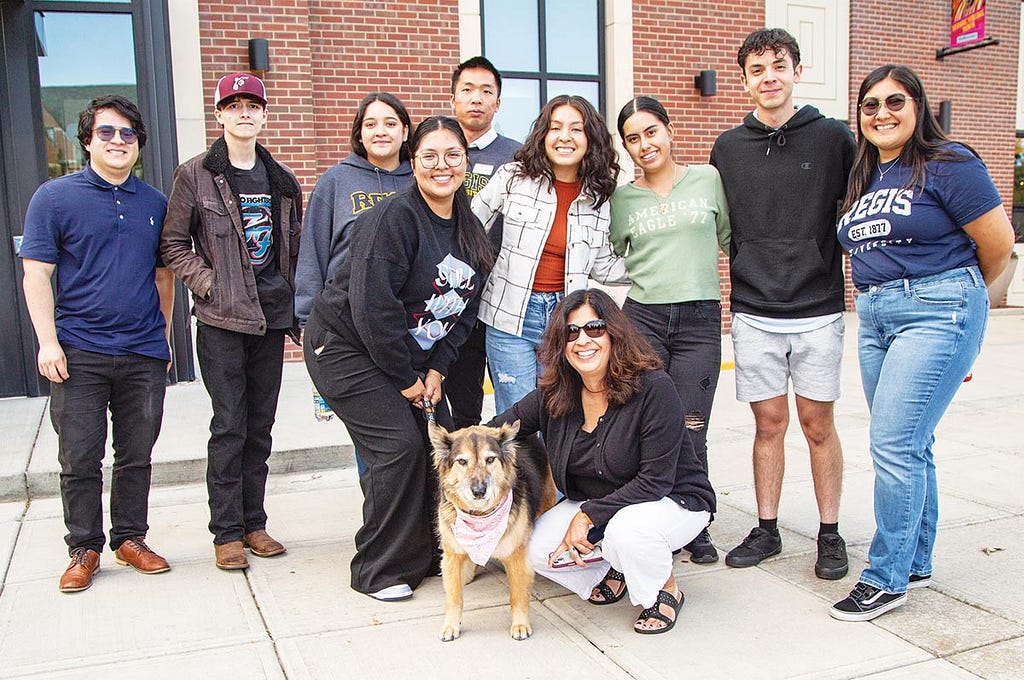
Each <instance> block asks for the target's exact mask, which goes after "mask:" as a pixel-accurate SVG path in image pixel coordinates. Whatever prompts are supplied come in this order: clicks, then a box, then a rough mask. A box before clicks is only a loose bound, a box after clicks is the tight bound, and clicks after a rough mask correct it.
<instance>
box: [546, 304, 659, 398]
mask: <svg viewBox="0 0 1024 680" xmlns="http://www.w3.org/2000/svg"><path fill="white" fill-rule="evenodd" d="M584 305H590V307H591V309H593V310H594V313H595V314H597V316H598V318H600V319H604V321H605V323H606V324H607V331H606V332H607V334H608V338H609V340H610V342H609V346H610V348H611V357H609V360H608V374H607V375H606V376H605V385H606V386H607V387H608V402H609V403H611V404H616V405H622V404H625V403H627V402H628V401H629V400H630V399H632V398H633V396H634V395H636V393H637V392H638V391H639V390H640V377H641V375H642V374H643V373H644V372H645V371H651V370H655V369H659V368H662V367H663V366H664V364H663V362H662V361H661V358H660V357H658V355H657V354H656V353H655V351H654V348H653V347H651V343H650V342H648V341H647V338H645V337H644V336H642V335H641V334H640V331H638V330H637V329H636V326H634V325H633V322H632V321H630V320H629V317H627V316H626V314H625V312H623V311H622V310H621V309H619V306H618V305H617V304H615V301H614V300H612V299H611V297H610V296H609V295H608V294H607V293H605V292H604V291H602V290H599V289H597V288H588V289H586V290H577V291H573V292H572V293H569V294H568V295H566V296H565V297H564V298H563V299H562V301H561V302H559V303H558V305H557V306H556V307H555V311H554V312H553V313H552V314H551V322H550V323H549V324H548V327H547V330H545V331H544V339H543V340H542V341H541V345H540V349H539V350H538V353H539V355H540V366H541V375H540V377H539V378H538V380H537V386H538V387H539V388H540V389H541V390H542V391H543V392H544V403H545V405H546V406H547V410H548V413H549V414H550V415H551V417H552V418H561V417H562V416H564V415H565V414H567V413H569V411H571V410H573V409H574V408H576V407H578V406H579V404H580V392H581V390H582V389H583V380H582V378H580V374H579V373H577V372H576V369H575V368H573V367H572V364H570V363H569V359H568V358H567V357H566V354H565V348H566V345H567V344H568V342H569V315H570V314H572V313H573V312H574V311H576V310H577V309H579V308H580V307H582V306H584Z"/></svg>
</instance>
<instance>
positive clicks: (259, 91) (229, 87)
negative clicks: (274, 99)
mask: <svg viewBox="0 0 1024 680" xmlns="http://www.w3.org/2000/svg"><path fill="white" fill-rule="evenodd" d="M240 94H244V95H247V96H249V97H252V98H253V99H258V100H260V101H261V102H262V103H263V105H264V106H266V105H267V88H265V87H264V86H263V81H262V80H260V79H259V78H257V77H256V76H254V75H253V74H251V73H229V74H228V75H226V76H224V77H223V78H221V79H220V80H218V81H217V89H216V90H214V91H213V105H214V107H217V106H220V105H221V103H222V102H223V101H224V100H225V99H230V98H231V97H234V96H237V95H240Z"/></svg>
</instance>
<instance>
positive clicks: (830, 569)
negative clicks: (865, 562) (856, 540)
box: [814, 534, 850, 581]
mask: <svg viewBox="0 0 1024 680" xmlns="http://www.w3.org/2000/svg"><path fill="white" fill-rule="evenodd" d="M849 570H850V561H849V560H848V559H847V557H846V541H844V540H843V537H842V536H840V535H839V534H821V535H820V536H818V561H817V562H815V563H814V575H815V576H817V577H818V578H823V579H825V580H827V581H835V580H836V579H840V578H842V577H844V576H846V572H848V571H849Z"/></svg>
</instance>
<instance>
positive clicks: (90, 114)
mask: <svg viewBox="0 0 1024 680" xmlns="http://www.w3.org/2000/svg"><path fill="white" fill-rule="evenodd" d="M101 109H111V110H112V111H117V112H118V113H120V114H121V115H122V116H124V117H125V118H127V119H128V122H129V123H131V126H132V129H133V130H135V134H137V135H138V136H139V150H140V151H141V150H142V148H143V147H144V146H146V139H147V135H146V125H145V123H143V122H142V114H141V113H139V107H137V106H136V105H135V102H133V101H131V100H130V99H126V98H125V97H122V96H121V95H119V94H107V95H103V96H102V97H97V98H96V99H93V100H92V101H91V102H89V106H87V107H85V111H82V113H80V114H79V115H78V143H79V145H80V146H81V147H82V152H83V153H84V154H85V160H87V161H88V160H89V148H88V147H89V142H91V141H92V132H93V128H94V127H95V126H96V113H97V112H99V111H100V110H101Z"/></svg>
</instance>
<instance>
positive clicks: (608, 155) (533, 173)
mask: <svg viewBox="0 0 1024 680" xmlns="http://www.w3.org/2000/svg"><path fill="white" fill-rule="evenodd" d="M566 104H568V105H569V106H571V107H573V108H574V109H576V110H577V111H579V112H580V115H581V116H583V132H584V133H585V134H586V135H587V153H586V154H585V155H584V156H583V162H582V163H580V171H579V178H580V180H581V181H582V183H583V190H584V191H586V192H587V193H589V194H590V195H591V196H593V197H594V207H595V208H600V207H601V204H602V203H604V202H605V201H607V200H608V199H609V198H611V195H612V192H614V191H615V186H616V180H617V179H618V176H619V162H618V159H617V157H616V155H615V151H614V149H612V136H611V135H610V134H608V128H607V127H606V126H605V122H604V118H603V117H602V116H601V114H600V113H598V112H597V109H595V108H594V105H593V104H591V103H590V102H588V101H587V100H586V99H584V98H583V97H580V96H577V95H574V94H560V95H558V96H557V97H553V98H552V99H551V101H549V102H548V103H547V104H545V105H544V108H543V109H541V110H540V115H539V116H537V120H535V121H534V122H533V129H531V130H530V134H529V136H528V137H527V138H526V142H524V143H523V145H522V146H521V147H519V150H518V151H516V153H515V156H514V158H515V160H516V161H518V162H519V163H520V167H519V170H517V172H516V175H518V176H522V177H529V178H530V179H540V178H541V177H544V178H547V180H548V181H549V182H551V183H554V181H555V174H554V171H552V169H551V161H550V160H548V154H547V151H546V150H545V148H544V138H545V137H547V134H548V128H549V127H550V126H551V114H552V113H554V111H555V109H557V108H558V107H559V106H565V105H566Z"/></svg>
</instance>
